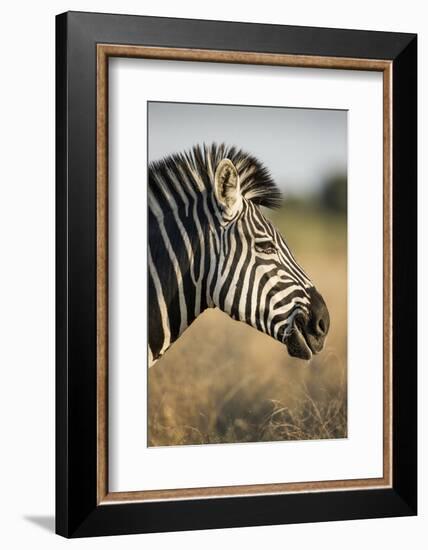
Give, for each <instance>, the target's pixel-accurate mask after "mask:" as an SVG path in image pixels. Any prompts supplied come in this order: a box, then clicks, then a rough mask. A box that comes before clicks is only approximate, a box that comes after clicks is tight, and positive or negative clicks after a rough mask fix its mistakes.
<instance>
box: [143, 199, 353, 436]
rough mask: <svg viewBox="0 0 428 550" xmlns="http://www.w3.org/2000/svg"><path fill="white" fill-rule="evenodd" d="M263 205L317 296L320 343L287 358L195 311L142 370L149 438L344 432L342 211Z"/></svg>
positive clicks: (222, 318)
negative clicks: (311, 352)
mask: <svg viewBox="0 0 428 550" xmlns="http://www.w3.org/2000/svg"><path fill="white" fill-rule="evenodd" d="M267 213H268V214H269V217H270V218H271V219H272V221H273V222H274V224H275V225H276V227H277V228H278V229H279V230H280V231H281V233H282V235H283V236H284V237H285V239H286V241H287V243H288V245H289V246H290V248H291V250H292V251H293V253H294V255H295V257H296V258H297V260H298V261H299V263H300V264H301V266H302V267H303V269H305V271H306V272H307V274H308V275H309V276H310V278H311V279H312V281H313V282H314V284H315V285H316V287H317V288H318V290H319V291H320V292H321V294H322V295H323V296H324V299H325V301H326V303H327V306H328V308H329V311H330V317H331V327H330V333H329V336H328V338H327V342H326V345H325V348H324V350H323V352H322V353H321V354H320V355H318V356H315V357H313V358H312V360H311V361H310V362H309V363H307V362H303V361H301V360H299V359H293V358H291V357H289V355H288V353H287V350H286V348H285V346H283V345H282V344H280V343H279V342H276V341H275V340H273V339H272V338H270V337H268V336H266V335H264V334H261V333H260V332H258V331H256V330H255V329H253V328H251V327H249V326H247V325H246V324H244V323H240V322H236V321H232V320H231V319H230V318H229V317H228V316H227V315H225V314H224V313H222V312H221V311H219V310H209V311H206V312H204V313H203V314H202V315H201V316H200V317H199V318H198V319H197V320H196V321H195V322H194V323H193V325H192V326H191V327H189V329H187V331H186V332H185V333H184V334H183V335H182V336H181V337H180V338H179V340H178V341H177V342H175V343H174V344H173V346H172V347H171V348H170V350H169V351H168V352H167V353H166V355H165V356H164V357H163V358H162V359H161V360H160V361H159V362H158V363H157V364H156V366H155V367H153V368H152V369H150V371H149V378H148V407H149V410H148V438H149V441H148V444H149V445H150V446H162V445H188V444H193V445H195V444H203V443H234V442H254V441H284V440H304V439H332V438H343V437H346V436H347V399H346V398H347V370H346V366H347V364H346V357H347V261H346V258H347V253H346V251H347V234H346V215H345V214H343V213H340V212H335V211H329V210H326V209H325V208H320V206H319V205H318V204H317V203H316V202H311V201H306V202H293V201H288V202H286V203H284V205H283V207H282V208H281V209H279V210H278V211H275V212H267Z"/></svg>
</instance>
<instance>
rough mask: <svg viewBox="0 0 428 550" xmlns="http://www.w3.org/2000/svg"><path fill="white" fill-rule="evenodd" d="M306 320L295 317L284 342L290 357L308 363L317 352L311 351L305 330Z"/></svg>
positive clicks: (302, 317) (301, 317)
mask: <svg viewBox="0 0 428 550" xmlns="http://www.w3.org/2000/svg"><path fill="white" fill-rule="evenodd" d="M305 325H306V319H305V317H304V316H303V315H299V316H296V318H295V320H294V323H293V326H292V329H291V331H290V333H289V334H288V335H287V337H286V338H285V340H284V344H285V345H286V346H287V350H288V353H289V354H290V355H291V357H297V358H298V359H304V360H306V361H309V359H311V358H312V355H313V354H314V353H317V350H315V349H313V348H312V346H311V344H310V340H309V338H308V335H307V333H306V330H305Z"/></svg>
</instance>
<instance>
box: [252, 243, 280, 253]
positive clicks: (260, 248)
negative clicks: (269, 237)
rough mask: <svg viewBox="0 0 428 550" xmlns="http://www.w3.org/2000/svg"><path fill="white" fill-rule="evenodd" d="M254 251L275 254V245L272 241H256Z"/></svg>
mask: <svg viewBox="0 0 428 550" xmlns="http://www.w3.org/2000/svg"><path fill="white" fill-rule="evenodd" d="M256 251H257V252H260V253H261V254H275V252H276V246H275V244H274V243H273V242H272V241H258V242H257V241H256Z"/></svg>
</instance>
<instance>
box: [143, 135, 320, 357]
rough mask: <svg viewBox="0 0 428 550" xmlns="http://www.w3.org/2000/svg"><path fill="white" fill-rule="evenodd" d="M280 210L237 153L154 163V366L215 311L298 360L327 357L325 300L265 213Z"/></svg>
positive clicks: (265, 180)
mask: <svg viewBox="0 0 428 550" xmlns="http://www.w3.org/2000/svg"><path fill="white" fill-rule="evenodd" d="M280 204H281V194H280V192H279V190H278V188H277V186H276V184H275V183H274V181H273V179H272V177H271V175H270V173H269V172H268V170H267V168H266V167H265V166H264V165H263V164H262V163H261V162H260V161H259V160H258V159H257V158H255V157H254V156H252V155H251V154H248V153H246V152H244V151H242V150H240V149H239V148H237V147H235V146H226V145H224V144H221V145H217V144H215V143H214V144H212V145H209V146H208V145H205V144H204V145H203V146H200V145H196V146H194V147H193V148H192V149H190V150H188V151H185V152H182V153H177V154H173V155H170V156H167V157H164V158H163V159H161V160H159V161H154V162H151V163H150V164H149V167H148V205H149V208H148V215H149V221H148V229H149V242H148V271H149V273H148V296H149V300H148V302H149V305H148V316H149V319H148V332H149V338H148V356H149V366H152V365H154V364H155V363H156V361H157V360H158V359H159V358H160V357H162V355H163V354H164V353H165V352H166V350H167V349H168V348H169V347H170V346H171V344H173V342H175V341H176V340H177V339H178V337H179V336H180V335H181V334H182V333H183V332H184V331H185V330H186V328H187V327H188V326H189V325H190V324H191V323H192V322H193V321H194V320H195V319H196V318H197V317H198V315H200V314H201V313H202V312H203V311H204V310H206V309H207V308H213V307H217V308H219V309H220V310H222V311H224V312H226V313H227V314H228V315H229V316H230V317H231V318H232V319H235V320H238V321H243V322H245V323H248V324H249V325H251V326H252V327H254V328H255V329H257V330H259V331H261V332H263V333H265V334H267V335H269V336H271V337H273V338H274V339H275V340H278V341H279V342H281V343H282V344H284V345H285V346H286V347H287V350H288V353H289V355H291V356H293V357H297V358H300V359H304V360H309V359H311V357H312V355H313V354H317V353H319V352H320V351H321V350H322V349H323V346H324V342H325V338H326V336H327V333H328V331H329V326H330V317H329V312H328V309H327V306H326V304H325V302H324V299H323V297H322V296H321V294H320V293H319V292H318V291H317V290H316V288H315V287H314V285H313V283H312V282H311V280H310V279H309V278H308V276H307V275H306V273H305V272H304V271H303V269H302V268H301V267H300V266H299V264H298V263H297V262H296V260H295V258H294V256H293V254H292V253H291V251H290V249H289V248H288V246H287V244H286V242H285V240H284V238H283V237H282V236H281V235H280V233H279V232H278V231H277V230H276V228H275V227H274V225H273V224H272V223H271V222H270V221H269V220H268V219H267V218H266V217H265V216H264V214H263V211H262V208H261V207H266V208H275V207H278V206H279V205H280Z"/></svg>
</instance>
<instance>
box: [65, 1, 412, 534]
mask: <svg viewBox="0 0 428 550" xmlns="http://www.w3.org/2000/svg"><path fill="white" fill-rule="evenodd" d="M56 37H57V38H56V40H57V42H56V54H57V57H56V91H57V103H56V117H57V118H56V120H57V123H56V129H57V141H56V147H57V148H56V159H57V164H56V166H57V173H56V179H57V205H56V207H57V226H56V238H57V277H56V283H57V371H56V395H57V399H56V463H57V469H56V487H57V489H56V491H57V492H56V525H57V527H56V529H57V533H58V534H60V535H63V536H65V537H84V536H96V535H113V534H126V533H145V532H158V531H175V530H186V529H208V528H220V527H238V526H251V525H270V524H279V523H297V522H314V521H332V520H343V519H360V518H373V517H393V516H405V515H414V514H416V510H417V464H416V459H417V447H416V444H417V443H416V433H417V418H416V410H417V408H416V405H417V404H416V395H417V392H416V382H417V381H416V366H417V365H416V359H417V357H416V355H417V352H416V322H417V315H416V312H417V296H416V204H417V203H416V200H417V197H416V176H417V174H416V151H417V147H416V139H417V135H416V114H417V113H416V87H417V86H416V84H417V80H416V78H417V75H416V67H417V63H416V61H417V57H416V56H417V38H416V35H413V34H401V33H384V32H373V31H355V30H340V29H323V28H308V27H288V26H278V25H259V24H247V23H231V22H218V21H198V20H184V19H168V18H154V17H140V16H123V15H109V14H95V13H77V12H69V13H65V14H61V15H59V16H57V20H56Z"/></svg>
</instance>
